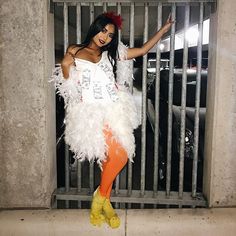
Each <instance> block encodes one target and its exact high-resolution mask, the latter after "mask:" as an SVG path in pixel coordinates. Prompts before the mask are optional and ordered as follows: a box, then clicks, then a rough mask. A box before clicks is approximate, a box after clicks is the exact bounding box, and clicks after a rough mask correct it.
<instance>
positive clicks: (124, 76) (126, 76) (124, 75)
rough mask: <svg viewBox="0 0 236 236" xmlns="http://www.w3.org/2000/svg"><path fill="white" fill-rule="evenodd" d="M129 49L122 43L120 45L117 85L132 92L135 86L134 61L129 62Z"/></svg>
mask: <svg viewBox="0 0 236 236" xmlns="http://www.w3.org/2000/svg"><path fill="white" fill-rule="evenodd" d="M127 49H128V47H127V46H125V45H124V44H123V43H122V42H120V43H119V45H118V54H119V60H117V70H116V75H117V83H118V84H119V85H120V86H123V87H124V88H126V90H128V91H129V92H131V89H132V85H133V79H134V77H133V60H127Z"/></svg>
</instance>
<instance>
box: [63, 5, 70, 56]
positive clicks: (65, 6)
mask: <svg viewBox="0 0 236 236" xmlns="http://www.w3.org/2000/svg"><path fill="white" fill-rule="evenodd" d="M63 17H64V53H66V49H67V47H68V42H69V40H68V5H67V3H64V4H63Z"/></svg>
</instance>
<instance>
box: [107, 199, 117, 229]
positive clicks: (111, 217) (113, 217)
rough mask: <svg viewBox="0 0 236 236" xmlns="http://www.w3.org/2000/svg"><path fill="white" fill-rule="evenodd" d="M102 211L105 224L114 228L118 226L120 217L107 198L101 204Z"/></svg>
mask: <svg viewBox="0 0 236 236" xmlns="http://www.w3.org/2000/svg"><path fill="white" fill-rule="evenodd" d="M103 213H104V216H105V218H106V222H107V224H108V225H109V226H110V227H111V228H113V229H115V228H118V227H119V226H120V218H119V217H118V215H117V214H116V212H115V210H114V209H113V207H112V205H111V202H110V200H109V199H107V198H106V200H105V202H104V204H103Z"/></svg>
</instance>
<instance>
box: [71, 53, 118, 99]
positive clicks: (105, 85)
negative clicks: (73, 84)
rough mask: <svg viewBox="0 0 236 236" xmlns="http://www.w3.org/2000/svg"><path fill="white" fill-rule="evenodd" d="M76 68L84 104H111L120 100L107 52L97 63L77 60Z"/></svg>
mask: <svg viewBox="0 0 236 236" xmlns="http://www.w3.org/2000/svg"><path fill="white" fill-rule="evenodd" d="M75 66H76V70H77V71H78V81H77V83H78V87H79V88H80V90H81V100H82V102H89V103H94V102H99V103H109V102H115V101H117V100H118V96H117V87H116V84H115V78H114V74H113V68H112V65H111V63H110V61H109V59H108V57H107V52H103V53H102V56H101V59H100V61H99V62H97V63H93V62H90V61H88V60H84V59H79V58H76V59H75Z"/></svg>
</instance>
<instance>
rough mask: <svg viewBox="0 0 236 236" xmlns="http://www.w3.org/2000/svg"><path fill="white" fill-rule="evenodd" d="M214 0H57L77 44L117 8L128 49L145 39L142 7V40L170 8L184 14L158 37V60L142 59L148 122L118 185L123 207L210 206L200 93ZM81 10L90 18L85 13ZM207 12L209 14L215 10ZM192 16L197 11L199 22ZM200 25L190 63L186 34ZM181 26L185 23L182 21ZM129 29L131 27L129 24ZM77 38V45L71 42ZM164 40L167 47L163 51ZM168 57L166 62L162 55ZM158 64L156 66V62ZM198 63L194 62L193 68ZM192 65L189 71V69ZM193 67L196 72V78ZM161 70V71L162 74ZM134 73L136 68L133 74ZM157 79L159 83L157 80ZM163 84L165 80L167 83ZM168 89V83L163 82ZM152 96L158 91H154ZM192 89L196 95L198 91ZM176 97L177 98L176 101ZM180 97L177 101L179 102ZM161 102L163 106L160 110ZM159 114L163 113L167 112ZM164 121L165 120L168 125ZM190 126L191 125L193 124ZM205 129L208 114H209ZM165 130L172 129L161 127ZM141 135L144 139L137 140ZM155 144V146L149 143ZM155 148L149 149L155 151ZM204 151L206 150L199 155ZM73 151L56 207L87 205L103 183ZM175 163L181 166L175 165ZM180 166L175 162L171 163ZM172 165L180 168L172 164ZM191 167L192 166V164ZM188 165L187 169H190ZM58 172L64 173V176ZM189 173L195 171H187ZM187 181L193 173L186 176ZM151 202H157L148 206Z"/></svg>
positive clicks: (67, 154)
mask: <svg viewBox="0 0 236 236" xmlns="http://www.w3.org/2000/svg"><path fill="white" fill-rule="evenodd" d="M214 4H215V1H214V0H211V1H209V0H205V1H204V0H201V1H197V0H189V1H182V0H175V1H174V0H168V1H164V0H158V1H151V0H150V1H141V0H138V1H129V0H123V1H111V0H110V1H108V0H107V1H106V0H104V1H102V0H100V1H93V2H92V1H86V0H84V1H76V0H68V1H67V0H53V1H52V2H51V7H52V8H51V9H53V6H54V9H55V6H56V7H58V8H61V10H62V12H63V30H64V38H63V41H64V46H63V48H64V49H63V50H64V52H65V51H66V48H67V46H68V44H69V39H70V32H71V30H70V28H71V29H73V28H74V32H76V33H74V34H75V38H76V41H74V42H73V43H81V40H82V39H83V31H82V28H83V24H85V23H86V22H84V21H86V20H89V22H87V23H88V25H89V23H91V22H92V21H93V19H94V17H96V15H98V14H100V13H102V12H104V11H109V10H113V11H116V12H117V13H118V14H121V15H122V16H123V13H124V14H125V16H126V18H125V21H126V29H122V30H120V32H119V39H120V40H122V41H123V40H124V41H125V43H127V44H129V46H130V47H134V46H137V45H138V44H140V43H141V42H140V40H139V39H137V38H136V37H135V25H136V23H137V22H136V20H137V16H136V11H142V12H143V14H142V15H143V21H142V20H141V21H140V22H142V24H143V26H144V27H143V28H144V29H143V34H142V40H141V41H143V42H146V41H147V39H148V38H149V34H151V33H150V30H149V27H153V24H152V25H150V19H153V17H152V16H153V14H154V15H155V17H154V18H155V25H154V28H155V30H158V29H160V27H161V25H162V24H163V18H164V17H166V16H165V13H166V12H171V15H172V18H173V19H176V20H178V17H179V18H181V17H182V15H181V14H179V12H180V11H182V12H184V16H183V18H182V20H181V22H183V25H182V26H180V27H179V29H178V28H176V27H177V26H178V25H177V24H176V25H177V26H176V25H175V24H173V26H172V28H171V31H170V34H169V35H167V36H166V37H165V38H164V39H163V41H161V42H159V43H158V44H157V46H156V48H155V50H154V51H152V55H154V56H153V57H152V58H150V57H149V56H148V55H145V56H144V57H143V59H142V61H141V64H139V65H141V66H139V68H141V71H142V72H141V77H142V83H141V84H142V87H141V92H140V93H138V94H140V95H141V98H142V99H140V100H141V101H142V102H141V104H140V107H141V117H142V118H141V119H142V125H141V127H140V129H139V130H138V131H136V139H137V150H136V153H137V156H139V158H137V159H136V158H135V159H134V160H135V162H134V163H133V164H132V163H130V162H129V163H128V165H127V166H126V167H125V168H124V169H123V171H122V172H121V174H120V175H119V176H118V177H117V178H116V181H115V187H114V189H113V191H112V197H111V201H112V202H115V203H116V207H120V208H124V207H127V208H131V207H132V208H134V207H135V208H137V207H138V208H139V207H141V208H144V207H150V206H151V207H154V208H156V207H163V206H178V207H183V206H194V207H195V206H206V200H205V199H204V197H203V195H202V191H201V188H200V189H198V186H199V185H201V183H199V182H198V181H202V176H199V175H202V173H199V168H200V166H199V165H201V168H202V165H203V159H202V157H201V160H200V151H199V149H200V147H199V144H200V143H202V139H203V137H204V133H203V136H202V134H201V135H199V133H200V132H201V131H199V129H200V126H201V124H200V123H201V116H203V117H204V112H206V107H201V96H202V94H203V93H204V92H205V91H206V90H205V91H203V90H204V89H203V90H202V89H201V88H202V87H201V86H202V84H201V82H202V81H203V80H202V78H203V77H204V72H205V71H206V70H204V69H203V65H202V61H203V56H202V51H203V46H204V47H205V45H203V25H204V19H205V18H206V17H207V14H208V13H209V14H210V12H211V11H212V6H214ZM69 9H70V10H71V11H73V12H74V14H75V16H76V19H75V25H74V26H73V24H70V21H69V18H68V11H69ZM83 11H84V12H85V13H86V11H87V13H88V15H86V14H83ZM209 14H208V15H209ZM192 15H195V16H197V17H196V18H197V20H195V22H193V21H192V20H191V19H193V18H194V17H192ZM194 23H196V24H197V27H198V42H197V45H196V46H195V49H196V51H195V55H196V63H195V64H194V63H192V62H193V60H194V58H193V59H191V62H189V60H188V59H189V50H190V48H189V46H191V45H189V41H188V40H187V38H186V34H187V31H188V29H189V27H190V26H192V25H193V24H194ZM180 25H181V24H180ZM127 27H128V28H127ZM181 28H183V36H184V37H182V38H183V43H182V46H181V47H182V49H181V50H180V51H181V53H182V54H181V53H180V54H181V63H182V65H181V68H180V69H178V70H177V69H176V68H175V67H176V65H175V62H176V60H177V59H176V39H177V38H176V35H177V34H180V33H181ZM125 30H126V32H129V37H128V38H127V37H125V36H123V35H124V34H123V31H125ZM70 43H72V42H70ZM163 45H164V46H165V47H166V48H167V49H166V50H163ZM163 55H164V56H165V60H164V59H163V58H162V57H163ZM162 61H167V62H168V65H167V67H168V68H164V69H163V68H162ZM153 62H154V67H153V68H152V67H151V66H150V65H151V64H152V63H153ZM193 64H194V65H195V67H193V66H192V65H193ZM190 65H191V66H192V67H191V68H189V66H190ZM150 68H152V69H154V73H149V70H148V69H150ZM191 69H192V71H194V73H192V74H193V75H192V76H191ZM162 72H163V73H162ZM134 76H135V73H134ZM154 81H155V82H154ZM162 81H167V83H166V87H165V86H164V85H163V84H162ZM178 82H179V83H180V86H179V90H178V91H180V92H179V95H176V94H175V93H176V91H177V90H176V88H175V85H176V83H177V84H178ZM191 83H192V84H195V89H194V90H188V85H189V84H191ZM163 86H164V87H163ZM163 88H164V89H166V91H167V95H166V96H164V97H165V99H166V100H165V103H164V105H163V104H162V100H163V97H162V91H163ZM150 91H151V93H154V96H152V95H150ZM193 91H194V94H192V93H193ZM189 95H193V97H194V105H192V106H190V107H189V105H188V102H189V101H188V96H189ZM176 97H177V98H176ZM175 99H177V100H179V102H177V103H178V104H177V105H176V101H175ZM161 107H162V108H163V109H161ZM163 116H164V118H162V119H160V117H163ZM163 122H164V123H163ZM189 124H191V128H189V127H188V125H189ZM203 126H204V119H203ZM163 127H166V128H165V129H163ZM139 137H140V139H139ZM150 147H151V148H150ZM150 150H151V151H150ZM201 155H203V154H201ZM72 156H73V154H71V153H70V152H69V150H68V147H67V146H66V147H65V155H64V161H65V168H64V169H63V170H60V171H63V172H64V171H65V184H64V186H63V187H59V188H58V189H56V191H55V192H54V194H53V200H54V201H53V203H54V207H59V205H58V206H57V204H58V203H59V202H60V201H63V202H64V203H65V205H64V207H65V208H69V207H74V208H81V207H86V206H87V205H86V202H87V203H89V202H90V201H91V198H92V193H93V191H94V189H95V188H96V186H97V185H98V183H99V179H100V176H99V170H98V167H97V166H96V165H94V163H86V162H83V163H80V162H78V161H76V160H74V159H73V157H72ZM176 162H177V163H178V164H177V165H176ZM173 163H174V164H173ZM173 165H174V166H173ZM186 166H187V167H186ZM186 168H188V169H186ZM60 171H58V175H61V173H60ZM189 172H191V174H188V175H187V174H186V173H189ZM186 178H188V179H187V180H186ZM186 182H188V183H190V185H191V186H190V188H189V187H188V188H185V183H186ZM150 204H151V205H150Z"/></svg>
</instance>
